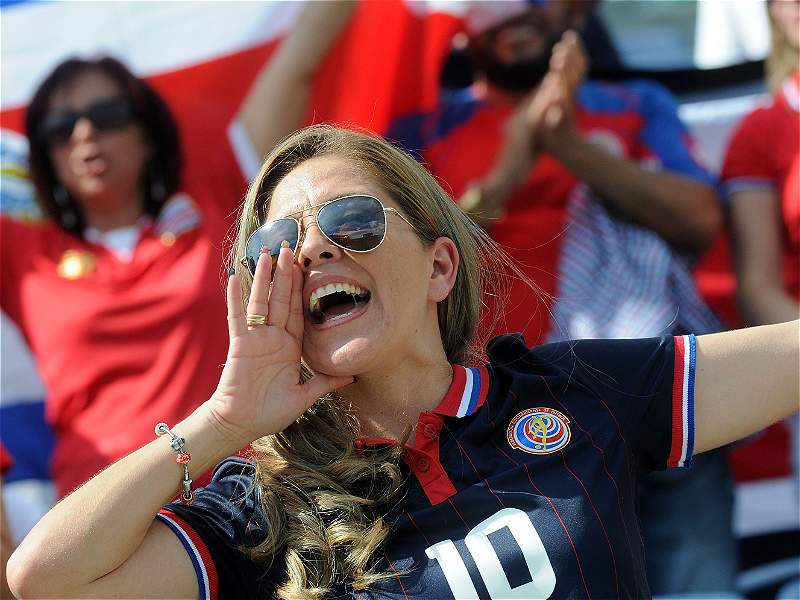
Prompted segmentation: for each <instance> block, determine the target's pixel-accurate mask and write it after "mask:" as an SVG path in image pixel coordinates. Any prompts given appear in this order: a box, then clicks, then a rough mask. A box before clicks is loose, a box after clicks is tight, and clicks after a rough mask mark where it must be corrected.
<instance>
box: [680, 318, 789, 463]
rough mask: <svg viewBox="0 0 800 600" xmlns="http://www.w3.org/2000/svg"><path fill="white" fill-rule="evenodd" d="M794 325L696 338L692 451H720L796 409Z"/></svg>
mask: <svg viewBox="0 0 800 600" xmlns="http://www.w3.org/2000/svg"><path fill="white" fill-rule="evenodd" d="M799 336H800V330H799V329H798V322H797V321H792V322H790V323H781V324H779V325H765V326H762V327H753V328H750V329H740V330H738V331H728V332H725V333H715V334H711V335H703V336H699V337H698V338H697V372H696V380H695V452H704V451H706V450H711V449H712V448H717V447H719V446H723V445H725V444H727V443H729V442H732V441H734V440H737V439H740V438H743V437H745V436H746V435H749V434H751V433H754V432H756V431H759V430H761V429H763V428H764V427H766V426H767V425H771V424H772V423H775V422H777V421H779V420H781V419H782V418H784V417H786V416H788V415H790V414H792V413H793V412H796V411H797V410H798V409H800V390H799V389H798V378H800V368H799V366H800V351H799V350H798V337H799Z"/></svg>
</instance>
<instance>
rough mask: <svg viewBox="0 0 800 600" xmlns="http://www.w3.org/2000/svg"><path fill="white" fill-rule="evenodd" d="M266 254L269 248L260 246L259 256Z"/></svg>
mask: <svg viewBox="0 0 800 600" xmlns="http://www.w3.org/2000/svg"><path fill="white" fill-rule="evenodd" d="M267 252H269V248H267V247H266V246H261V254H266V253H267Z"/></svg>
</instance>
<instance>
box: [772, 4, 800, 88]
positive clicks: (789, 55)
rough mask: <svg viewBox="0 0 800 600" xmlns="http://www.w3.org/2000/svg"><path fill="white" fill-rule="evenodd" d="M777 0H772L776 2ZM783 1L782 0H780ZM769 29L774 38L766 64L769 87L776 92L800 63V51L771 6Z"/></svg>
mask: <svg viewBox="0 0 800 600" xmlns="http://www.w3.org/2000/svg"><path fill="white" fill-rule="evenodd" d="M775 1H776V0H771V2H775ZM779 1H782V0H779ZM767 13H768V14H769V31H770V35H771V38H772V48H771V50H770V53H769V56H767V60H766V63H765V65H764V69H765V74H766V77H767V85H768V86H769V89H770V90H771V91H773V92H776V91H778V90H780V89H781V86H782V85H783V82H784V80H785V79H786V78H787V77H788V76H789V75H791V74H792V73H794V71H795V70H796V69H797V67H798V65H800V52H798V49H797V48H795V47H794V46H793V45H792V43H791V41H790V40H789V38H788V37H787V36H786V32H785V31H784V28H783V27H782V26H781V24H780V23H779V22H778V19H776V18H775V16H774V15H773V14H772V10H771V7H768V10H767Z"/></svg>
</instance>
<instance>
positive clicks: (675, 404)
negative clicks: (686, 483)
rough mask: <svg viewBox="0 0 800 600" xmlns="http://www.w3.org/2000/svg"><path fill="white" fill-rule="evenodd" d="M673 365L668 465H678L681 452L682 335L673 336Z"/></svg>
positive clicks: (683, 351) (683, 350)
mask: <svg viewBox="0 0 800 600" xmlns="http://www.w3.org/2000/svg"><path fill="white" fill-rule="evenodd" d="M673 345H674V348H675V350H674V353H675V367H674V371H673V376H672V445H671V447H670V451H669V458H668V459H667V466H668V467H676V466H678V462H679V461H680V459H681V454H682V452H683V369H684V367H683V364H684V360H683V359H684V354H685V351H686V350H685V348H684V346H683V337H681V336H675V337H674V338H673Z"/></svg>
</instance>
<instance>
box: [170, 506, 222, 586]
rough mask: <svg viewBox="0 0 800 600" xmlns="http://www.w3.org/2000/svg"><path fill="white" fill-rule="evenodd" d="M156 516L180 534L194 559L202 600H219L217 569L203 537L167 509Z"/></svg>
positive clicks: (188, 552) (192, 559)
mask: <svg viewBox="0 0 800 600" xmlns="http://www.w3.org/2000/svg"><path fill="white" fill-rule="evenodd" d="M156 518H157V519H158V520H160V521H161V522H162V523H164V524H165V525H166V526H167V527H169V528H170V529H171V530H172V532H173V533H174V534H175V535H176V536H178V539H179V540H180V541H181V544H183V547H184V549H185V550H186V553H187V554H188V555H189V558H190V559H191V561H192V566H194V572H195V574H196V575H197V586H198V588H199V589H200V596H199V598H200V600H217V598H219V584H218V580H217V569H216V567H215V566H214V561H213V559H212V558H211V553H210V552H209V551H208V547H207V546H206V545H205V543H204V542H203V538H201V537H200V535H199V534H198V533H197V532H196V531H195V530H194V529H192V527H191V525H189V524H188V523H187V522H186V521H184V520H183V519H181V518H180V517H179V516H178V515H176V514H175V513H173V512H172V511H169V510H167V509H162V510H161V512H159V513H158V514H157V515H156Z"/></svg>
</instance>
